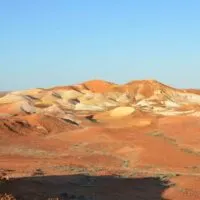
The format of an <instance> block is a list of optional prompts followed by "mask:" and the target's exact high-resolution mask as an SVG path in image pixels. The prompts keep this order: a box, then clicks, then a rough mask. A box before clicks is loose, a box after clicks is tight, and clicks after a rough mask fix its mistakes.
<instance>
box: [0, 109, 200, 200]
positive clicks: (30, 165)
mask: <svg viewBox="0 0 200 200" xmlns="http://www.w3.org/2000/svg"><path fill="white" fill-rule="evenodd" d="M18 118H19V117H18ZM16 120H17V118H12V119H1V121H0V126H1V129H0V130H1V131H0V133H1V139H0V155H1V156H0V161H1V172H2V178H3V177H4V178H5V179H8V180H3V185H2V186H1V187H0V192H1V193H2V194H3V193H9V194H12V195H13V196H14V197H15V198H16V199H34V198H33V196H34V197H35V199H41V200H42V199H48V198H49V199H50V198H54V199H55V197H56V196H57V197H58V199H63V197H62V198H61V195H62V194H63V193H67V194H68V197H66V199H67V198H68V199H70V198H71V197H70V195H78V196H81V195H83V196H84V197H85V199H87V198H86V197H88V198H89V197H90V198H91V199H92V198H93V199H128V197H130V195H131V197H132V198H131V199H161V198H166V199H176V200H177V199H180V200H182V199H183V200H186V199H188V200H191V199H192V200H194V199H195V200H198V199H200V155H199V154H198V150H200V149H199V141H198V140H199V139H200V138H199V131H200V123H199V119H198V118H195V117H156V116H151V115H146V116H144V115H142V114H141V113H140V114H138V116H135V117H127V118H126V119H124V118H123V119H116V120H113V119H108V118H106V119H103V118H101V119H98V123H93V122H91V123H88V124H87V126H86V125H85V126H84V125H82V127H79V128H78V127H75V126H73V125H71V124H68V125H63V124H62V123H61V122H60V121H56V120H55V119H52V118H44V117H42V116H38V115H29V116H24V117H23V116H21V117H20V120H21V121H20V122H19V119H18V121H16ZM144 120H146V121H148V120H149V121H151V123H140V122H142V121H144ZM25 121H27V124H26V123H25ZM136 122H137V123H136ZM24 124H25V125H24ZM126 124H128V125H127V126H126ZM38 125H41V126H45V127H46V126H47V127H50V128H49V129H50V130H51V131H48V132H47V133H46V134H34V133H35V132H34V131H35V128H36V126H38ZM8 126H10V127H11V128H15V130H16V131H15V132H13V131H12V130H10V129H9V128H8ZM24 126H25V127H24ZM28 126H30V127H29V129H27V128H26V127H28ZM67 127H68V128H67ZM19 130H20V131H21V132H20V131H19ZM28 130H29V131H28ZM18 133H24V134H18ZM6 135H7V137H5V136H6ZM186 147H187V148H186ZM37 173H38V174H37ZM77 174H84V175H77ZM85 174H87V176H86V175H85ZM38 175H41V176H39V177H38ZM116 175H118V178H117V177H116ZM99 176H100V177H99ZM125 177H129V178H128V179H127V178H125ZM82 179H87V180H86V181H85V182H84V181H83V182H84V183H82ZM91 180H94V182H92V183H90V181H91ZM166 181H168V183H166ZM74 182H75V183H74ZM87 184H89V185H88V186H85V185H87ZM90 184H91V185H90ZM105 185H106V187H105ZM67 194H66V195H67ZM77 198H78V197H77ZM2 199H6V197H5V198H3V197H2Z"/></svg>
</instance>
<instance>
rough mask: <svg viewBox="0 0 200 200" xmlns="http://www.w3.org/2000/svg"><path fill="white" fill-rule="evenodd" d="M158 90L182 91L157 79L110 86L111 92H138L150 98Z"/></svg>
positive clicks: (132, 93)
mask: <svg viewBox="0 0 200 200" xmlns="http://www.w3.org/2000/svg"><path fill="white" fill-rule="evenodd" d="M156 91H159V92H161V93H162V92H166V91H168V92H169V91H177V92H178V91H179V92H180V91H181V90H180V89H176V88H173V87H170V86H167V85H165V84H163V83H160V82H158V81H156V80H134V81H131V82H128V83H126V84H123V85H114V86H112V87H110V92H121V93H127V94H129V95H131V96H134V95H136V94H141V95H143V96H144V97H146V98H148V97H151V96H152V95H154V94H155V92H156Z"/></svg>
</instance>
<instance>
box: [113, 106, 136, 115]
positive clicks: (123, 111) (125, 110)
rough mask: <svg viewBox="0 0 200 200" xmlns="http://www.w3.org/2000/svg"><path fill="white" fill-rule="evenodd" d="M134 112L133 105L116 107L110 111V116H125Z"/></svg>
mask: <svg viewBox="0 0 200 200" xmlns="http://www.w3.org/2000/svg"><path fill="white" fill-rule="evenodd" d="M134 112H135V108H133V107H117V108H114V109H113V110H111V111H110V116H111V117H125V116H128V115H131V114H133V113H134Z"/></svg>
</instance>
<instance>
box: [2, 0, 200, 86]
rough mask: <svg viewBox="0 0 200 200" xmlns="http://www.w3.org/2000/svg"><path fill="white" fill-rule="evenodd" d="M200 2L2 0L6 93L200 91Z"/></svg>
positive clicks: (176, 0)
mask: <svg viewBox="0 0 200 200" xmlns="http://www.w3.org/2000/svg"><path fill="white" fill-rule="evenodd" d="M199 8H200V1H199V0H167V1H164V0H163V1H162V0H17V1H16V0H0V90H22V89H27V88H35V87H51V86H56V85H68V84H76V83H80V82H83V81H86V80H90V79H103V80H108V81H112V82H116V83H119V84H122V83H126V82H129V81H131V80H135V79H156V80H158V81H160V82H163V83H165V84H168V85H171V86H174V87H179V88H200V12H199Z"/></svg>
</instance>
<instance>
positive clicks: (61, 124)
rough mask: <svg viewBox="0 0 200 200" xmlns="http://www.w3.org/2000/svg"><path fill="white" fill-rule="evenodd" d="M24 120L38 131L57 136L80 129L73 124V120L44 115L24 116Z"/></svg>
mask: <svg viewBox="0 0 200 200" xmlns="http://www.w3.org/2000/svg"><path fill="white" fill-rule="evenodd" d="M23 119H25V120H26V121H28V123H30V124H31V125H32V126H35V127H36V128H37V130H38V131H41V132H43V133H45V134H51V133H54V134H55V133H59V132H64V131H70V130H74V129H77V128H78V125H77V124H75V123H73V121H72V120H65V119H59V118H57V117H53V116H48V115H43V114H33V115H27V116H24V117H23Z"/></svg>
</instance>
